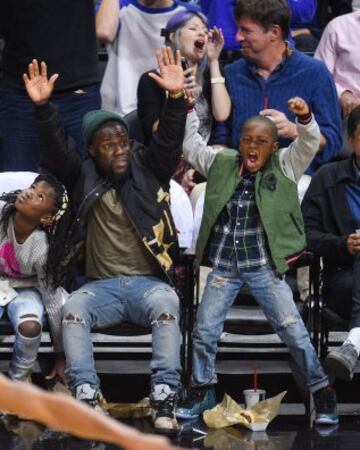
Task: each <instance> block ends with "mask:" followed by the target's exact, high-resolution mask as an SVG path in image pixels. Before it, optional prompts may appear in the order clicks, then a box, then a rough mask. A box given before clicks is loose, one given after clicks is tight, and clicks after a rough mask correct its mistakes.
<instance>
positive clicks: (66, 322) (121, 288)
mask: <svg viewBox="0 0 360 450" xmlns="http://www.w3.org/2000/svg"><path fill="white" fill-rule="evenodd" d="M123 322H131V323H134V324H138V325H147V326H151V327H152V360H151V364H150V368H151V372H152V375H151V386H152V387H153V386H154V385H156V384H162V383H165V384H168V385H169V386H171V387H172V388H174V389H175V390H176V389H177V388H178V387H179V384H180V375H181V365H180V341H181V334H180V328H179V299H178V297H177V295H176V293H175V291H174V290H173V289H172V288H171V287H170V286H169V285H168V284H166V283H164V282H163V281H161V280H160V279H159V278H157V277H153V276H126V275H121V276H119V277H117V278H109V279H106V280H98V281H92V282H89V283H87V284H85V285H84V286H82V287H81V288H80V289H78V290H77V291H75V292H73V293H72V294H71V296H70V297H69V299H68V301H67V302H66V303H65V305H64V308H63V341H64V349H65V354H66V362H67V368H66V374H67V377H68V379H69V384H70V389H71V390H72V391H73V392H75V389H76V387H77V386H79V385H81V384H83V383H89V384H90V385H91V386H93V387H94V388H98V387H99V384H100V382H99V378H98V377H97V374H96V371H95V364H94V355H93V345H92V341H91V329H92V328H104V327H108V326H112V325H117V324H121V323H123Z"/></svg>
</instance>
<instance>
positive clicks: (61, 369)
mask: <svg viewBox="0 0 360 450" xmlns="http://www.w3.org/2000/svg"><path fill="white" fill-rule="evenodd" d="M65 362H66V361H65V355H64V354H63V353H57V355H56V359H55V364H54V367H53V369H52V371H51V372H50V373H49V375H47V376H46V377H45V378H46V379H47V380H53V379H54V378H58V379H59V381H60V382H61V383H62V384H64V385H65V386H67V380H66V377H65Z"/></svg>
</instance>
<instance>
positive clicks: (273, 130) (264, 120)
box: [240, 115, 278, 142]
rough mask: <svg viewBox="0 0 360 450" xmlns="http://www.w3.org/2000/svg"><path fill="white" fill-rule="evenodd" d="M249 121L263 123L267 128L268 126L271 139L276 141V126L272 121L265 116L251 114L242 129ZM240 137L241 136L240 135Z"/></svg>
mask: <svg viewBox="0 0 360 450" xmlns="http://www.w3.org/2000/svg"><path fill="white" fill-rule="evenodd" d="M251 123H260V124H262V125H265V126H266V127H267V128H269V131H270V134H271V139H273V141H274V142H276V141H277V139H278V132H277V128H276V125H275V124H274V122H273V121H272V120H271V119H269V118H268V117H266V116H260V115H259V116H252V117H249V118H248V119H247V120H246V121H245V122H244V125H243V127H242V130H244V128H245V127H246V126H247V125H249V124H251ZM240 137H241V136H240Z"/></svg>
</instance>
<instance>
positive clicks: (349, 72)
mask: <svg viewBox="0 0 360 450" xmlns="http://www.w3.org/2000/svg"><path fill="white" fill-rule="evenodd" d="M359 43H360V11H356V12H353V13H350V14H345V15H342V16H340V17H336V18H335V19H333V20H332V21H331V22H330V23H329V24H328V25H327V27H326V28H325V30H324V32H323V35H322V37H321V40H320V43H319V46H318V48H317V50H316V52H315V58H317V59H319V60H321V61H323V62H324V63H325V64H326V66H327V68H328V69H329V71H330V73H331V74H332V76H333V78H334V81H335V85H336V90H337V95H338V98H339V101H340V105H341V112H342V117H343V148H342V152H341V155H344V156H346V155H349V154H351V152H352V150H351V148H350V147H349V145H348V139H347V119H348V116H349V114H350V113H351V111H352V110H353V109H354V108H355V107H356V106H357V105H360V52H359Z"/></svg>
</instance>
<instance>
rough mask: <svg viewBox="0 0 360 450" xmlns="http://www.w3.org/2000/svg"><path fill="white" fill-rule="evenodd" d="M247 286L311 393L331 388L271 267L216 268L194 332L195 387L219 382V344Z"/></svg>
mask: <svg viewBox="0 0 360 450" xmlns="http://www.w3.org/2000/svg"><path fill="white" fill-rule="evenodd" d="M243 284H246V285H247V286H248V287H249V288H250V290H251V293H252V294H253V296H254V298H255V300H256V301H257V303H258V304H259V306H260V307H261V308H262V310H263V312H264V314H265V316H266V318H267V320H268V321H269V323H270V324H271V326H272V328H273V329H274V331H275V332H276V333H277V334H278V335H279V337H280V338H281V340H282V341H283V342H284V343H285V344H286V346H287V347H288V349H289V351H290V354H291V356H292V358H293V360H294V362H295V365H296V366H297V369H298V370H299V372H300V376H301V377H302V378H303V379H304V380H306V383H307V386H308V388H309V391H310V392H312V393H313V392H315V391H317V390H319V389H321V388H323V387H325V386H327V385H328V384H329V381H328V378H327V376H326V374H325V372H324V370H323V368H322V366H321V364H320V362H319V359H318V357H317V354H316V352H315V349H314V347H313V345H312V343H311V341H310V336H309V333H308V331H307V329H306V327H305V325H304V323H303V320H302V318H301V316H300V314H299V312H298V310H297V308H296V305H295V302H294V300H293V295H292V292H291V289H290V287H289V286H288V284H287V283H286V282H285V280H284V279H282V278H279V277H277V276H276V275H275V273H274V270H273V269H272V268H271V267H269V266H267V265H266V266H262V267H260V268H258V269H255V270H251V271H247V272H245V271H244V272H241V273H239V272H238V271H237V269H236V268H235V267H234V269H233V270H232V272H224V271H220V270H216V269H214V270H212V272H210V273H209V275H208V278H207V282H206V286H205V290H204V294H203V297H202V301H201V303H200V305H199V309H198V312H197V315H196V324H195V328H194V331H193V352H194V353H193V374H192V385H193V386H194V387H196V386H205V385H212V384H215V383H216V382H217V376H216V371H215V358H216V351H217V342H218V340H219V338H220V336H221V333H222V331H223V328H224V321H225V318H226V314H227V313H228V311H229V309H230V307H231V305H232V304H233V302H234V300H235V298H236V296H237V294H238V293H239V291H240V289H241V287H242V286H243Z"/></svg>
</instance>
